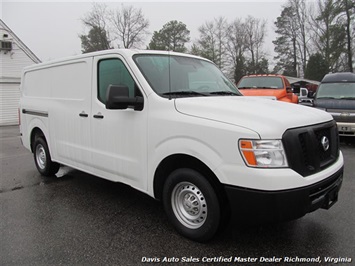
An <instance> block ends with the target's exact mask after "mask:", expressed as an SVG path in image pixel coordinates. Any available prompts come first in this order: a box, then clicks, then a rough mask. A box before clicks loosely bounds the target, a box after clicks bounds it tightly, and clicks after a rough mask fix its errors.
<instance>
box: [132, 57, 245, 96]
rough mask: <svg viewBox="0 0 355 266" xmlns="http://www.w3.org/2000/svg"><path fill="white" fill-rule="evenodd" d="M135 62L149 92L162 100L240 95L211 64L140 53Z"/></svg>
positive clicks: (191, 59) (194, 59) (203, 61)
mask: <svg viewBox="0 0 355 266" xmlns="http://www.w3.org/2000/svg"><path fill="white" fill-rule="evenodd" d="M134 61H135V62H136V64H137V66H138V67H139V69H140V70H141V72H142V73H143V75H144V76H145V78H146V79H147V81H148V83H149V84H150V86H151V87H152V89H153V90H154V91H155V92H156V93H157V94H159V95H161V96H163V97H192V96H210V95H241V94H240V92H239V91H238V89H237V88H236V86H234V84H233V83H232V82H230V81H229V80H228V79H227V78H226V77H225V76H224V75H223V73H222V72H221V71H220V70H219V69H218V68H217V67H216V66H215V65H214V64H212V63H210V62H207V61H205V60H201V59H196V58H190V57H183V56H176V55H170V56H169V55H155V54H143V55H136V56H134Z"/></svg>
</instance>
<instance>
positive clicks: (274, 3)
mask: <svg viewBox="0 0 355 266" xmlns="http://www.w3.org/2000/svg"><path fill="white" fill-rule="evenodd" d="M1 1H2V6H0V14H1V19H2V20H3V21H4V22H5V23H6V24H7V25H8V26H9V27H10V29H11V30H12V31H13V32H14V33H15V34H16V35H17V36H18V37H19V38H20V39H21V40H22V41H23V42H24V43H25V44H26V45H27V46H28V47H29V48H30V49H31V50H32V52H34V53H35V54H36V55H37V57H39V58H40V59H41V60H42V61H48V60H51V59H57V58H60V57H65V56H71V55H76V54H81V42H80V38H79V37H78V36H79V34H83V33H87V29H85V27H84V26H83V23H82V22H81V20H80V19H81V18H82V17H83V16H84V15H85V14H86V13H88V12H90V11H91V9H92V2H88V1H75V2H72V1H58V0H57V1H48V0H47V1H28V0H27V1H26V0H22V1H21V2H20V1H14V0H0V5H1ZM96 2H104V1H96ZM105 3H106V4H107V6H108V9H114V8H119V7H120V6H121V5H122V4H125V5H132V6H134V7H136V8H141V9H142V11H143V14H144V15H145V17H146V18H147V19H149V22H150V26H149V31H150V32H151V33H153V32H154V31H158V30H160V29H161V28H162V26H163V25H164V24H165V23H167V22H169V21H171V20H178V21H181V22H183V23H185V24H186V26H187V28H188V29H189V30H190V32H191V33H190V36H191V42H190V43H192V42H193V41H195V40H196V39H197V38H198V37H199V34H198V27H199V26H201V25H202V24H204V22H206V21H210V20H213V18H218V17H220V16H223V17H225V18H226V19H227V20H228V22H231V21H233V20H234V19H235V18H246V17H247V16H248V15H251V16H253V17H256V18H261V19H266V20H267V30H268V35H267V38H266V40H265V46H264V48H265V51H266V52H267V53H268V54H269V55H270V56H269V59H270V60H272V57H273V49H274V47H273V44H272V40H274V39H275V36H276V35H275V33H274V31H275V27H274V21H275V20H276V18H277V17H278V16H280V14H281V11H282V6H283V5H284V4H285V3H286V0H258V1H246V0H244V1H239V0H230V1H223V2H217V1H193V2H191V1H179V2H176V1H154V2H153V1H147V0H145V1H139V2H137V1H125V2H105ZM85 30H86V31H85ZM150 39H151V35H150V36H147V38H146V43H147V44H148V43H149V41H150ZM142 48H145V46H144V47H142Z"/></svg>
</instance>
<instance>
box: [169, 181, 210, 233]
mask: <svg viewBox="0 0 355 266" xmlns="http://www.w3.org/2000/svg"><path fill="white" fill-rule="evenodd" d="M171 203H172V208H173V211H174V213H175V216H176V218H177V219H178V220H179V221H180V222H181V223H182V224H184V225H185V226H186V227H188V228H190V229H196V228H199V227H201V226H202V225H203V224H204V222H205V220H206V218H207V203H206V200H205V197H204V196H203V194H202V192H201V191H200V189H199V188H198V187H197V186H195V185H194V184H192V183H189V182H181V183H179V184H177V185H176V186H175V188H174V190H173V193H172V194H171Z"/></svg>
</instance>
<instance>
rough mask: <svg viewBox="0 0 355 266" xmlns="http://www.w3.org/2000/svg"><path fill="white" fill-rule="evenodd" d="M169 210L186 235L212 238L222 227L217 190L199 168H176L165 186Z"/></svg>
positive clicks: (196, 237) (175, 223) (201, 238)
mask: <svg viewBox="0 0 355 266" xmlns="http://www.w3.org/2000/svg"><path fill="white" fill-rule="evenodd" d="M163 204H164V209H165V212H166V214H167V216H168V218H169V220H170V222H171V223H172V225H173V226H174V227H175V229H176V230H177V231H178V232H179V233H180V234H181V235H183V236H185V237H187V238H189V239H192V240H194V241H198V242H205V241H207V240H210V239H211V238H212V237H213V236H214V235H215V234H216V232H217V231H218V229H219V226H220V222H221V209H220V203H219V200H218V197H217V194H216V192H215V190H214V189H213V187H212V186H211V184H210V183H209V182H208V181H207V179H206V178H205V177H204V176H203V175H201V174H200V173H199V172H197V171H195V170H192V169H188V168H181V169H177V170H175V171H173V172H172V173H171V174H170V175H169V177H168V179H167V180H166V182H165V184H164V188H163Z"/></svg>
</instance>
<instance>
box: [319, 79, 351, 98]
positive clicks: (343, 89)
mask: <svg viewBox="0 0 355 266" xmlns="http://www.w3.org/2000/svg"><path fill="white" fill-rule="evenodd" d="M316 98H317V99H322V98H330V99H355V83H322V84H320V86H319V88H318V90H317V95H316Z"/></svg>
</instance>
